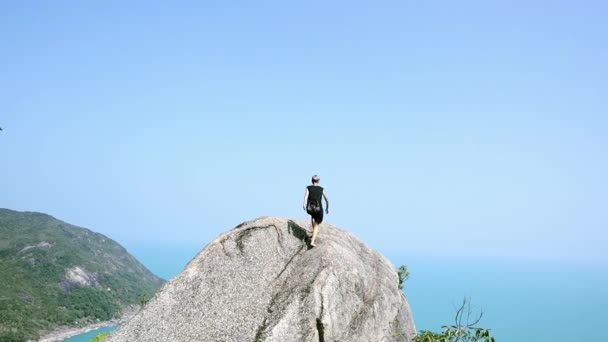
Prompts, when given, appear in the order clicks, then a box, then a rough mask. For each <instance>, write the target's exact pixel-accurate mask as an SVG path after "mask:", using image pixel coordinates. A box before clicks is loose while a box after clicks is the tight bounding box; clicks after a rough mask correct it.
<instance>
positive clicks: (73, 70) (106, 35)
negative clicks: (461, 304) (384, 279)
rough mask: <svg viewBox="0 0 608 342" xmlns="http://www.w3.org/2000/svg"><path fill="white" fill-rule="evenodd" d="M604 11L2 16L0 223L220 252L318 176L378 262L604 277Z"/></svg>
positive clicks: (304, 6) (103, 5) (542, 5)
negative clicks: (221, 244) (20, 216)
mask: <svg viewBox="0 0 608 342" xmlns="http://www.w3.org/2000/svg"><path fill="white" fill-rule="evenodd" d="M607 11H608V4H606V2H604V1H548V0H547V1H545V0H539V1H521V0H514V1H481V0H479V1H471V0H463V1H374V2H372V1H352V0H351V1H307V2H294V1H264V2H257V3H254V2H249V1H231V2H226V1H192V2H186V1H175V2H171V3H168V2H156V1H129V2H128V3H125V2H121V1H98V2H94V1H87V2H81V1H53V2H44V3H33V2H28V1H12V2H10V1H3V2H1V3H0V75H1V76H0V127H2V128H3V130H2V131H1V132H0V207H4V208H9V209H14V210H20V211H40V212H44V213H48V214H50V215H53V216H55V217H57V218H59V219H61V220H64V221H67V222H69V223H72V224H75V225H79V226H83V227H87V228H90V229H92V230H94V231H98V232H101V233H103V234H105V235H108V236H109V237H111V238H113V239H114V240H116V241H118V242H119V243H121V244H123V245H125V246H126V247H127V248H129V247H130V246H137V245H142V244H144V245H145V244H148V245H151V246H152V245H153V246H160V248H162V246H173V247H175V246H193V245H194V246H200V248H202V247H203V246H204V245H205V244H206V243H207V242H208V241H210V240H212V239H213V238H215V237H216V236H217V235H219V234H220V233H222V232H224V231H226V230H228V229H230V228H232V227H234V226H236V225H238V224H239V223H241V222H243V221H246V220H250V219H253V218H256V217H259V216H281V217H289V218H299V219H305V218H306V213H305V212H304V211H303V209H302V200H303V195H304V189H305V186H306V185H308V184H309V183H310V178H311V176H312V175H314V174H318V175H320V176H321V185H322V186H324V187H325V188H326V191H327V195H328V197H329V199H330V213H329V215H327V216H326V221H325V222H327V223H331V224H334V225H337V226H339V227H341V228H343V229H346V230H349V231H351V232H352V233H354V234H355V235H356V236H358V237H359V238H361V239H362V240H363V241H365V242H366V243H367V244H369V245H370V246H372V247H373V248H375V249H377V250H379V251H380V252H382V253H386V254H391V255H395V254H400V253H401V254H404V255H416V256H420V257H429V258H431V257H443V258H445V257H448V258H459V257H462V258H476V259H482V260H486V259H488V260H492V259H496V260H507V261H510V260H511V261H542V262H559V263H564V262H576V263H600V264H608V249H607V248H605V246H606V245H608V233H607V232H606V230H607V228H608V210H606V203H608V182H606V175H608V154H607V152H606V150H607V147H608V116H607V114H608V62H607V61H608V45H607V44H606V41H607V39H608V37H607V36H608V22H607V21H606V20H605V17H606V16H605V14H606V13H607ZM321 234H322V233H321ZM319 241H320V242H322V235H321V236H320V238H319Z"/></svg>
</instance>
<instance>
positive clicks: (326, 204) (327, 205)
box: [323, 190, 329, 214]
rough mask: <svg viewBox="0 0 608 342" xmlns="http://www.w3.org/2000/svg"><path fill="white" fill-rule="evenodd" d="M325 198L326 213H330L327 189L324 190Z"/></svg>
mask: <svg viewBox="0 0 608 342" xmlns="http://www.w3.org/2000/svg"><path fill="white" fill-rule="evenodd" d="M323 198H325V213H326V214H329V200H328V199H327V195H326V194H325V190H323Z"/></svg>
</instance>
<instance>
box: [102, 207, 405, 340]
mask: <svg viewBox="0 0 608 342" xmlns="http://www.w3.org/2000/svg"><path fill="white" fill-rule="evenodd" d="M309 230H310V222H306V221H293V220H289V219H283V218H273V217H262V218H259V219H256V220H253V221H249V222H245V223H243V224H241V225H239V226H237V227H236V228H234V229H232V230H230V231H228V232H226V233H224V234H222V235H220V236H219V237H218V238H216V239H215V240H214V241H212V242H211V243H209V244H208V245H207V246H206V247H205V248H204V249H203V250H202V251H201V252H200V253H199V254H198V255H197V256H196V257H194V259H192V261H190V263H189V264H188V265H187V266H186V268H185V269H184V270H183V271H182V272H181V273H180V274H179V275H178V276H176V277H175V278H174V279H172V280H171V281H170V282H168V283H167V284H165V286H164V287H163V288H162V289H161V290H160V291H159V292H158V293H157V294H156V296H155V297H153V298H152V299H151V300H150V302H149V303H148V304H147V305H146V306H145V307H144V308H143V309H142V310H141V311H140V312H139V313H138V314H137V315H135V316H134V317H133V318H132V319H131V320H130V321H128V322H127V323H125V324H124V325H123V326H121V327H120V328H119V329H118V330H116V331H115V332H114V333H112V334H111V335H110V336H109V337H108V338H107V339H106V340H104V341H107V342H126V341H129V342H133V341H151V342H157V341H158V342H167V341H222V342H248V341H251V342H271V341H272V342H289V341H315V342H318V341H321V342H330V341H332V342H333V341H341V342H356V341H365V342H384V341H386V342H391V341H411V340H412V338H413V336H414V334H415V326H414V321H413V318H412V313H411V311H410V307H409V304H408V302H407V300H406V298H405V296H404V295H403V293H402V292H401V290H399V289H398V282H399V281H398V276H397V272H396V270H395V267H394V266H393V265H392V264H391V263H390V262H389V261H388V260H387V259H386V258H385V257H384V256H382V255H381V254H379V253H378V252H376V251H374V250H372V249H370V248H369V247H367V246H366V245H365V244H364V243H363V242H361V241H360V240H359V239H357V238H356V237H354V236H353V235H352V234H350V233H348V232H346V231H344V230H341V229H339V228H337V227H335V226H332V225H329V224H323V225H322V226H321V232H320V235H319V237H318V240H317V247H314V248H310V247H309V246H308V244H307V242H308V239H307V236H308V235H309V234H310V232H309Z"/></svg>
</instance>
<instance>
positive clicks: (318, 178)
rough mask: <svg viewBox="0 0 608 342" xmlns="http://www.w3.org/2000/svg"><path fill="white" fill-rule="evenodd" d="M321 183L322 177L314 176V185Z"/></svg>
mask: <svg viewBox="0 0 608 342" xmlns="http://www.w3.org/2000/svg"><path fill="white" fill-rule="evenodd" d="M320 181H321V177H319V176H317V175H314V176H312V184H319V182H320Z"/></svg>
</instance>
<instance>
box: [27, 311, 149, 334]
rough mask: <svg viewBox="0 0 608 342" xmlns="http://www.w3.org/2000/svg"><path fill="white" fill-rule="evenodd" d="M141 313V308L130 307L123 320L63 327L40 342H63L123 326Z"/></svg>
mask: <svg viewBox="0 0 608 342" xmlns="http://www.w3.org/2000/svg"><path fill="white" fill-rule="evenodd" d="M138 311H139V306H134V307H130V308H128V309H127V310H125V312H124V313H123V316H122V317H121V318H117V319H112V320H109V321H103V322H97V323H93V324H89V325H86V326H83V327H62V328H59V329H56V330H54V331H52V332H49V333H47V334H45V335H44V336H41V337H40V339H39V340H38V342H56V341H63V340H65V339H66V338H70V337H74V336H76V335H80V334H85V333H88V332H90V331H93V330H97V329H101V328H106V327H110V326H113V325H121V324H123V323H124V322H126V321H128V320H129V319H131V317H133V316H135V314H136V313H137V312H138Z"/></svg>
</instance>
